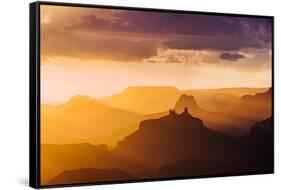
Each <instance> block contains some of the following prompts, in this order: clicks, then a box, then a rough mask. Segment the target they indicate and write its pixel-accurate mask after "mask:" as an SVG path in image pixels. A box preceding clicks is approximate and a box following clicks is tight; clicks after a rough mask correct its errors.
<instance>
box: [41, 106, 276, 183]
mask: <svg viewBox="0 0 281 190" xmlns="http://www.w3.org/2000/svg"><path fill="white" fill-rule="evenodd" d="M41 148H42V149H45V151H44V152H45V153H47V154H45V155H42V157H43V158H44V159H45V160H44V161H43V162H42V163H44V164H43V166H44V167H43V168H42V171H43V173H44V174H45V175H47V176H43V177H45V179H44V181H43V184H49V185H50V184H63V183H87V182H100V181H111V180H129V179H151V178H162V177H181V176H186V177H190V176H206V175H227V174H230V175H231V174H252V173H266V172H272V171H273V126H272V119H271V118H269V119H267V120H264V121H261V122H257V123H256V124H255V125H254V126H253V127H251V130H250V132H249V133H248V134H247V135H245V136H243V137H241V138H229V137H226V136H224V135H221V134H219V133H217V132H214V131H212V130H210V129H208V128H206V127H204V125H203V124H202V121H201V120H200V119H198V118H194V117H192V116H191V115H190V114H189V113H188V111H187V109H185V111H184V112H183V113H181V114H176V113H175V112H174V111H172V110H171V111H170V113H169V115H167V116H165V117H162V118H159V119H153V120H146V121H143V122H142V123H141V125H140V128H139V129H138V130H137V131H136V132H134V133H133V134H131V135H129V136H127V137H126V138H125V139H124V140H123V141H120V142H119V143H118V146H117V147H116V148H115V149H113V150H108V149H107V146H106V145H99V146H92V145H89V144H80V145H44V146H42V147H41ZM50 156H51V157H50ZM41 177H42V176H41ZM47 179H48V180H47ZM41 181H42V178H41Z"/></svg>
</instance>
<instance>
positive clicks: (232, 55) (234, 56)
mask: <svg viewBox="0 0 281 190" xmlns="http://www.w3.org/2000/svg"><path fill="white" fill-rule="evenodd" d="M220 58H221V59H223V60H227V61H237V60H238V59H243V58H245V56H244V55H241V54H239V53H222V54H221V55H220Z"/></svg>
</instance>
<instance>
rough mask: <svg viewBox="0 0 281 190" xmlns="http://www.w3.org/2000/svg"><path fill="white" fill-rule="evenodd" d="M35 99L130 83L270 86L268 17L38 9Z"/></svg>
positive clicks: (101, 91) (97, 92)
mask: <svg viewBox="0 0 281 190" xmlns="http://www.w3.org/2000/svg"><path fill="white" fill-rule="evenodd" d="M40 11H41V20H40V27H41V49H40V50H41V52H40V53H41V55H40V56H41V101H42V102H49V103H51V102H52V103H55V102H65V101H67V100H68V99H70V98H71V97H73V96H75V95H88V96H92V97H95V98H102V97H105V96H109V95H112V94H115V93H120V92H121V91H123V90H124V89H125V88H127V87H129V86H173V87H176V88H178V89H181V90H188V89H206V88H207V89H209V88H225V87H269V86H271V67H272V65H271V64H272V55H271V54H272V49H271V45H272V41H271V40H272V25H271V20H270V19H268V18H253V17H251V18H250V17H232V16H215V15H202V14H201V15H200V14H183V13H167V12H151V11H133V10H120V9H118V10H117V9H115V10H114V9H100V8H82V7H66V6H53V5H41V8H40Z"/></svg>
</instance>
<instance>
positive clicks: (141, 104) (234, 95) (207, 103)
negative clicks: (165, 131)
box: [101, 87, 267, 115]
mask: <svg viewBox="0 0 281 190" xmlns="http://www.w3.org/2000/svg"><path fill="white" fill-rule="evenodd" d="M266 90H267V88H221V89H202V90H201V89H200V90H179V89H177V88H174V87H128V88H126V89H125V90H124V91H123V92H121V93H119V94H114V95H112V96H108V97H105V98H103V99H101V102H103V103H105V104H107V105H109V106H113V107H116V108H120V109H125V110H129V111H131V112H135V113H140V114H143V115H147V114H154V113H158V112H164V111H167V110H169V109H172V108H173V106H174V105H175V103H176V102H177V101H178V99H179V98H180V96H181V95H183V94H185V95H190V96H193V97H194V98H195V100H196V101H197V102H198V104H199V106H200V107H202V108H203V109H205V110H209V111H226V110H229V109H231V108H233V107H234V106H235V105H236V104H237V103H238V102H239V99H240V98H241V97H242V96H244V95H255V94H256V93H261V92H265V91H266Z"/></svg>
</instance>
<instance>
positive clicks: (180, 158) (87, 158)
mask: <svg viewBox="0 0 281 190" xmlns="http://www.w3.org/2000/svg"><path fill="white" fill-rule="evenodd" d="M273 24H274V23H273V17H271V16H258V15H238V14H225V13H210V12H191V11H180V10H161V9H148V8H130V7H114V6H101V5H85V4H69V3H53V2H52V3H51V2H35V3H31V4H30V186H31V187H34V188H41V187H55V186H69V185H70V186H72V185H89V184H109V183H127V182H141V181H155V180H172V179H188V178H199V177H200V178H201V177H215V176H234V175H249V174H267V173H273V172H274V126H273V124H274V122H273V120H274V119H273V115H274V113H273V110H274V109H273V107H274V106H273V105H274V104H273V94H274V93H273V91H274V87H273V52H274V51H273Z"/></svg>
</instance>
